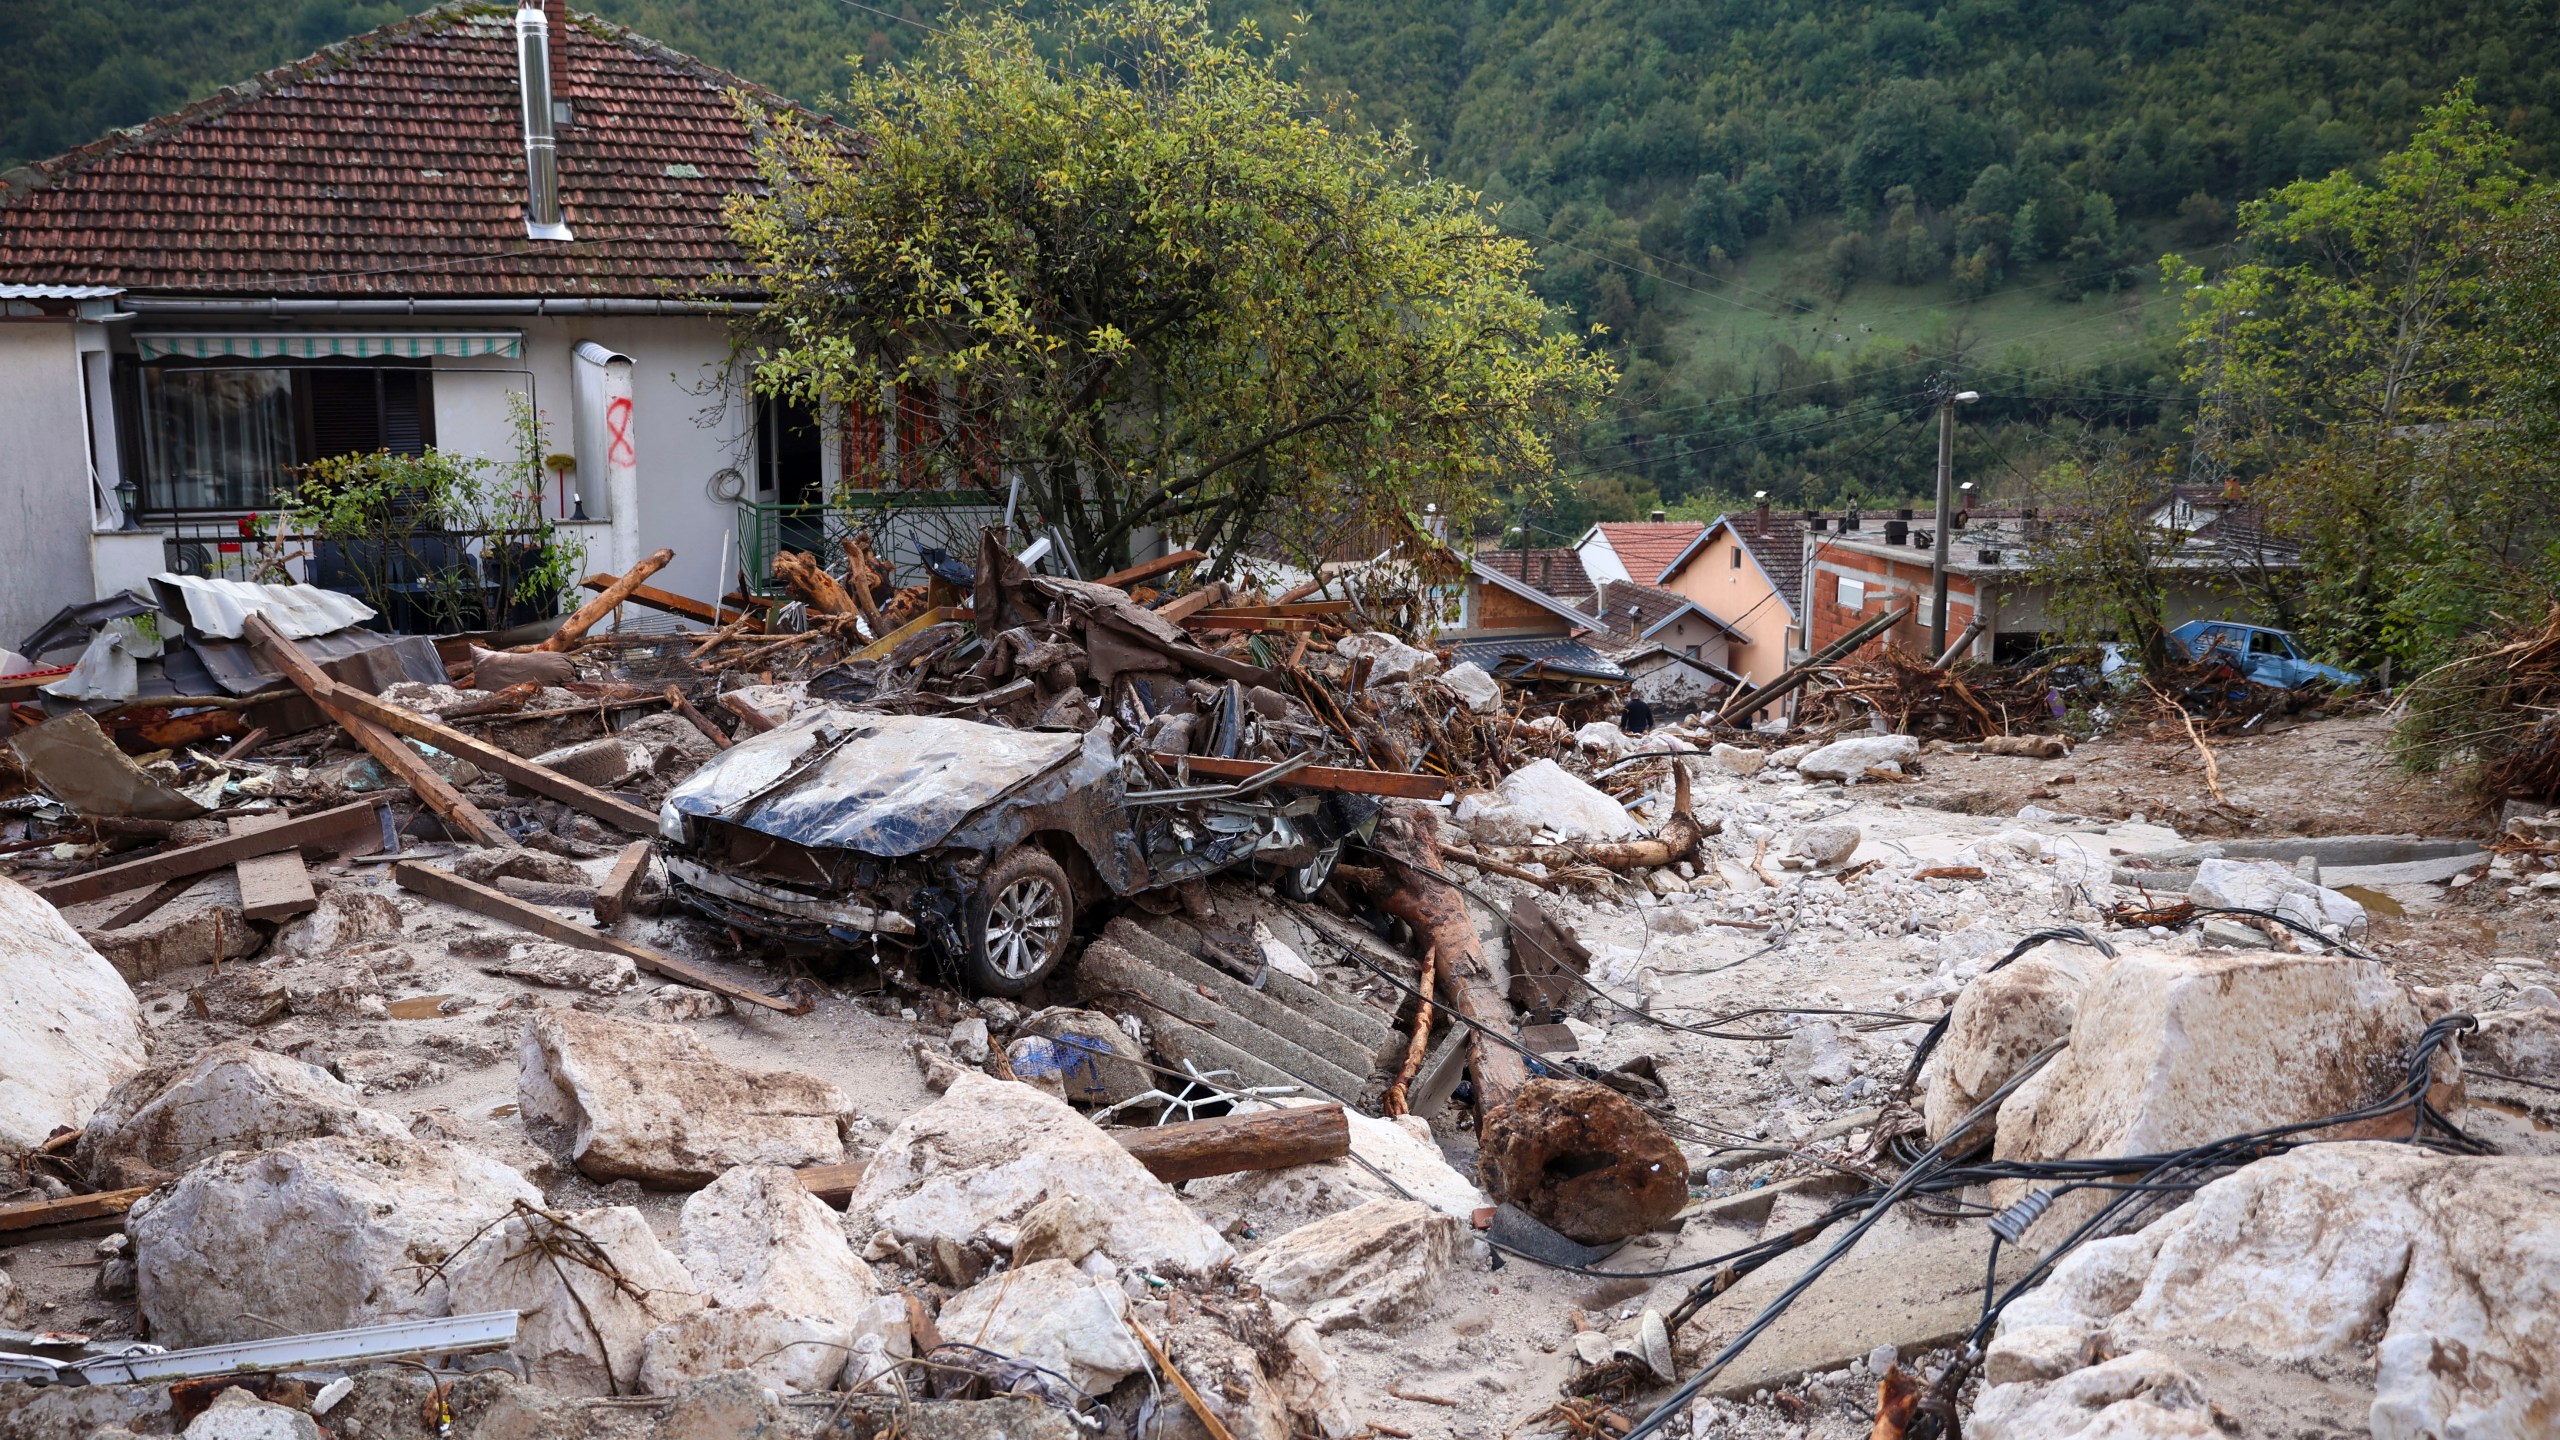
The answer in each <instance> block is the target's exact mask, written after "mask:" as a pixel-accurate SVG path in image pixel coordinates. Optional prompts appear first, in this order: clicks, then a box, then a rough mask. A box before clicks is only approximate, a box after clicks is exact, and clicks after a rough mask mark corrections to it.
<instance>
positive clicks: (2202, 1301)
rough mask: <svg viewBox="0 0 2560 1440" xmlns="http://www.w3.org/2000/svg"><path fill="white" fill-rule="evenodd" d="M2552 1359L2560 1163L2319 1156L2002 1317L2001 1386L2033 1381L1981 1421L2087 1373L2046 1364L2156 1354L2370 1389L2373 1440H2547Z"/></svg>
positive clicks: (2236, 1186)
mask: <svg viewBox="0 0 2560 1440" xmlns="http://www.w3.org/2000/svg"><path fill="white" fill-rule="evenodd" d="M2092 1337H2094V1338H2095V1339H2096V1340H2097V1341H2098V1342H2099V1343H2098V1344H2096V1345H2089V1344H2086V1343H2085V1342H2086V1341H2087V1340H2089V1339H2090V1338H2092ZM2057 1342H2066V1343H2057ZM2555 1345H2560V1159H2550V1158H2539V1157H2536V1158H2523V1157H2504V1156H2492V1157H2468V1156H2445V1155H2439V1154H2434V1153H2431V1152H2428V1151H2423V1150H2419V1149H2416V1148H2414V1147H2411V1146H2408V1145H2402V1144H2388V1143H2372V1142H2367V1143H2352V1144H2333V1145H2330V1144H2324V1145H2306V1146H2303V1147H2302V1148H2300V1149H2297V1150H2294V1151H2291V1152H2289V1153H2287V1154H2284V1155H2280V1156H2276V1157H2274V1158H2272V1159H2267V1160H2261V1161H2258V1162H2257V1163H2256V1164H2253V1165H2249V1166H2246V1167H2244V1168H2242V1169H2241V1170H2239V1171H2237V1172H2235V1173H2233V1174H2231V1175H2228V1176H2225V1177H2223V1178H2222V1179H2220V1180H2217V1181H2215V1182H2213V1183H2212V1184H2210V1185H2207V1186H2205V1187H2204V1188H2203V1189H2201V1190H2199V1191H2197V1192H2196V1194H2195V1197H2194V1198H2193V1199H2192V1200H2190V1201H2189V1202H2188V1203H2187V1204H2185V1205H2183V1206H2181V1207H2179V1208H2178V1209H2177V1210H2175V1211H2172V1212H2171V1213H2170V1214H2168V1215H2166V1216H2164V1217H2162V1218H2161V1219H2160V1220H2158V1221H2156V1222H2154V1223H2153V1224H2152V1225H2150V1226H2149V1227H2148V1228H2146V1229H2144V1230H2142V1231H2140V1232H2139V1233H2137V1234H2134V1235H2128V1236H2123V1237H2119V1238H2116V1239H2110V1240H2101V1241H2097V1242H2094V1243H2091V1244H2088V1245H2084V1246H2082V1247H2080V1248H2079V1249H2078V1250H2076V1251H2073V1252H2072V1253H2071V1254H2069V1255H2067V1256H2065V1257H2064V1258H2063V1260H2062V1261H2061V1263H2059V1264H2058V1265H2056V1266H2055V1268H2054V1271H2053V1274H2052V1276H2051V1278H2049V1279H2048V1280H2047V1281H2046V1282H2045V1283H2044V1284H2043V1285H2042V1286H2041V1287H2039V1288H2038V1289H2036V1290H2034V1291H2032V1292H2030V1293H2029V1294H2027V1295H2026V1296H2024V1297H2022V1298H2021V1299H2020V1300H2019V1301H2017V1302H2016V1303H2014V1304H2012V1305H2011V1306H2010V1307H2009V1308H2008V1310H2007V1311H2005V1312H2004V1313H2003V1314H2002V1316H2001V1321H2000V1328H1999V1331H1998V1334H1997V1336H1996V1337H1995V1339H1994V1340H1993V1343H1992V1346H1991V1351H1990V1355H1989V1357H1988V1359H1989V1368H1990V1369H1991V1370H1992V1371H1993V1373H1994V1374H2004V1373H2005V1374H2010V1375H2019V1376H2022V1377H2025V1378H2019V1379H2015V1380H2012V1381H2011V1382H2010V1383H2008V1384H2005V1385H1994V1386H1993V1387H1992V1388H1990V1389H1989V1390H1987V1391H1985V1392H1984V1395H1983V1399H1982V1406H1983V1409H1984V1410H1985V1411H1995V1410H1996V1411H1998V1412H2000V1413H2011V1412H2024V1411H2025V1410H2027V1409H2028V1408H2029V1407H2030V1406H2031V1404H2032V1403H2033V1402H2035V1401H2036V1400H2037V1399H2038V1398H2039V1396H2041V1395H2042V1394H2043V1393H2044V1392H2045V1390H2046V1389H2048V1388H2049V1387H2054V1386H2059V1385H2065V1384H2068V1383H2070V1381H2071V1379H2072V1377H2073V1376H2074V1375H2076V1374H2078V1373H2083V1372H2079V1371H2078V1370H2076V1368H2073V1366H2072V1362H2071V1361H2070V1360H2069V1359H2064V1360H2062V1361H2061V1362H2060V1363H2059V1365H2058V1366H2057V1365H2056V1364H2053V1363H2051V1362H2041V1363H2040V1361H2039V1357H2045V1356H2053V1355H2068V1354H2070V1353H2074V1352H2076V1353H2078V1354H2084V1355H2085V1354H2089V1353H2094V1352H2099V1351H2106V1352H2118V1351H2124V1350H2128V1349H2132V1348H2135V1347H2155V1348H2162V1349H2171V1350H2211V1351H2214V1352H2217V1353H2219V1354H2221V1355H2223V1356H2225V1357H2229V1358H2230V1359H2232V1360H2235V1361H2237V1362H2240V1363H2244V1364H2246V1363H2250V1362H2254V1363H2256V1364H2257V1365H2260V1366H2263V1367H2267V1368H2269V1369H2279V1368H2280V1369H2284V1370H2301V1369H2309V1370H2311V1371H2313V1372H2315V1373H2322V1374H2333V1375H2344V1376H2366V1375H2369V1376H2371V1377H2372V1384H2373V1388H2374V1395H2373V1401H2372V1405H2371V1409H2370V1412H2369V1414H2368V1415H2367V1416H2366V1417H2365V1418H2366V1419H2367V1421H2368V1423H2369V1424H2370V1426H2371V1428H2372V1433H2373V1434H2374V1436H2375V1437H2376V1440H2422V1437H2428V1440H2432V1437H2440V1436H2449V1435H2471V1436H2526V1435H2540V1434H2546V1433H2548V1432H2549V1424H2548V1421H2549V1417H2550V1416H2551V1415H2553V1414H2555V1413H2560V1372H2554V1371H2553V1370H2552V1368H2551V1367H2550V1365H2549V1364H2548V1363H2547V1357H2548V1356H2550V1355H2551V1354H2552V1353H2553V1349H2554V1346H2555ZM2010 1357H2023V1358H2022V1359H2021V1360H2011V1359H2010ZM2057 1368H2058V1369H2060V1370H2061V1371H2062V1373H2061V1375H2060V1378H2059V1379H2054V1378H2048V1373H2047V1372H2050V1371H2052V1370H2055V1369H2057ZM2003 1392H2008V1393H2003ZM1969 1428H1970V1427H1969ZM1985 1433H1986V1434H1992V1435H1994V1436H1995V1440H2000V1437H2020V1440H2023V1437H2024V1436H2026V1435H2029V1434H2038V1435H2041V1434H2045V1433H2051V1432H2049V1431H2031V1430H2026V1429H2017V1428H2003V1429H2000V1430H1997V1431H1986V1432H1985Z"/></svg>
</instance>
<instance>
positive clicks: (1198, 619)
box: [1182, 610, 1324, 632]
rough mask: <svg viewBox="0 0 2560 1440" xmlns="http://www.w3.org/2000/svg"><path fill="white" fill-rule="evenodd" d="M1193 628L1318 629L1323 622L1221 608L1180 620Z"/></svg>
mask: <svg viewBox="0 0 2560 1440" xmlns="http://www.w3.org/2000/svg"><path fill="white" fill-rule="evenodd" d="M1182 623H1183V624H1184V625H1185V626H1186V627H1188V628H1190V629H1193V630H1283V631H1287V630H1294V631H1300V632H1310V631H1320V630H1322V629H1324V622H1323V621H1321V620H1317V619H1314V618H1312V617H1308V616H1299V615H1235V614H1230V613H1228V612H1226V611H1222V610H1204V611H1202V612H1201V613H1199V614H1197V615H1194V616H1192V617H1191V618H1190V619H1188V620H1185V621H1183V622H1182Z"/></svg>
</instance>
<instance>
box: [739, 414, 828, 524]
mask: <svg viewBox="0 0 2560 1440" xmlns="http://www.w3.org/2000/svg"><path fill="white" fill-rule="evenodd" d="M824 439H825V437H824V436H822V435H821V434H820V433H819V428H818V416H817V412H816V411H814V410H811V409H810V408H809V407H808V406H806V405H802V404H799V403H797V402H796V401H791V400H782V399H776V398H774V397H772V396H767V397H766V398H764V399H762V400H759V401H757V402H756V496H757V498H758V499H762V500H767V501H770V502H772V503H774V504H776V505H815V504H817V503H818V502H819V501H821V500H824V499H825V498H826V471H825V462H824V458H823V457H824V455H825V453H826V452H825V443H824Z"/></svg>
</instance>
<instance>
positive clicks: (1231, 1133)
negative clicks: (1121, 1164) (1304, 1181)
mask: <svg viewBox="0 0 2560 1440" xmlns="http://www.w3.org/2000/svg"><path fill="white" fill-rule="evenodd" d="M1106 1133H1108V1134H1109V1135H1110V1136H1111V1138H1112V1139H1114V1140H1117V1141H1119V1142H1120V1148H1121V1149H1123V1150H1126V1151H1128V1152H1129V1153H1130V1155H1132V1156H1134V1157H1135V1158H1136V1159H1137V1162H1138V1163H1139V1164H1141V1165H1144V1166H1146V1167H1147V1170H1148V1173H1150V1174H1152V1175H1154V1176H1155V1177H1156V1178H1157V1179H1159V1180H1162V1181H1164V1182H1165V1183H1166V1184H1168V1185H1173V1184H1179V1183H1181V1182H1182V1181H1185V1180H1205V1179H1207V1178H1208V1177H1210V1176H1212V1175H1234V1174H1237V1173H1239V1172H1241V1171H1246V1170H1285V1169H1287V1168H1288V1167H1290V1166H1292V1165H1313V1164H1315V1163H1316V1162H1317V1161H1320V1160H1339V1159H1341V1158H1342V1157H1343V1156H1345V1155H1348V1154H1350V1153H1351V1122H1350V1121H1349V1120H1348V1119H1346V1118H1344V1116H1343V1113H1342V1107H1341V1106H1339V1105H1291V1106H1286V1107H1283V1108H1281V1109H1277V1110H1257V1111H1254V1112H1253V1113H1251V1114H1247V1115H1221V1116H1218V1117H1217V1118H1215V1119H1211V1120H1188V1121H1181V1122H1177V1123H1175V1124H1171V1125H1157V1126H1154V1127H1152V1128H1147V1129H1135V1130H1113V1131H1109V1132H1106Z"/></svg>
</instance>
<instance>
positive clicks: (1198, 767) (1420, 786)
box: [1156, 754, 1449, 800]
mask: <svg viewBox="0 0 2560 1440" xmlns="http://www.w3.org/2000/svg"><path fill="white" fill-rule="evenodd" d="M1156 763H1158V764H1160V765H1162V766H1164V767H1165V768H1166V769H1167V770H1172V769H1173V768H1174V767H1176V766H1179V765H1188V766H1189V767H1191V774H1192V775H1193V776H1194V777H1195V778H1206V779H1210V780H1250V779H1252V778H1253V777H1255V776H1256V775H1259V774H1261V773H1262V772H1263V771H1265V770H1268V769H1270V768H1271V766H1270V765H1269V764H1268V763H1266V762H1264V761H1261V760H1220V759H1216V758H1213V757H1211V756H1206V755H1165V754H1159V755H1157V756H1156ZM1279 784H1280V785H1282V786H1284V787H1292V788H1295V789H1299V790H1331V791H1334V792H1336V793H1338V794H1343V795H1386V796H1391V797H1393V798H1395V799H1398V800H1437V799H1439V798H1440V797H1441V796H1443V795H1446V794H1448V793H1449V782H1448V781H1446V780H1443V779H1441V778H1440V777H1439V776H1437V775H1405V774H1400V773H1398V772H1396V771H1393V770H1340V769H1335V768H1333V767H1331V766H1326V765H1310V766H1308V767H1306V768H1305V769H1303V770H1298V771H1293V772H1291V774H1290V775H1289V777H1288V778H1287V779H1285V780H1282V781H1280V782H1279Z"/></svg>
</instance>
